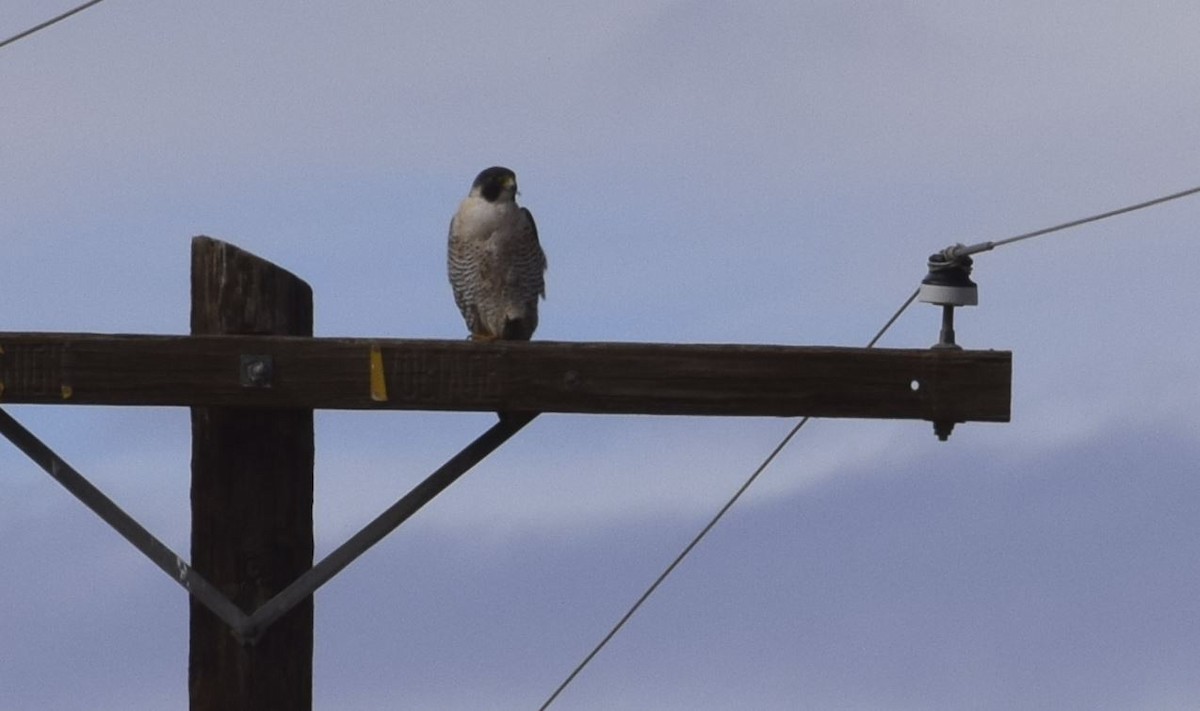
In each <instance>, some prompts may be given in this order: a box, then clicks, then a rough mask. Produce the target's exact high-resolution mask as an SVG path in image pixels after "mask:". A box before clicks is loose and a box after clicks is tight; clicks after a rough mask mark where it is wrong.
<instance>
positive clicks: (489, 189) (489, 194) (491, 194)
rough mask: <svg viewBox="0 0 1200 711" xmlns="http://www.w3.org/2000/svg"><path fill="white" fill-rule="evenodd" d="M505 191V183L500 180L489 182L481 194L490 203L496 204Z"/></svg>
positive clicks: (484, 185) (485, 184)
mask: <svg viewBox="0 0 1200 711" xmlns="http://www.w3.org/2000/svg"><path fill="white" fill-rule="evenodd" d="M503 191H504V183H502V182H501V181H499V180H489V181H487V182H485V183H484V184H483V189H482V190H480V191H479V194H480V195H482V196H483V199H484V200H487V201H488V202H496V200H498V199H499V198H500V193H501V192H503Z"/></svg>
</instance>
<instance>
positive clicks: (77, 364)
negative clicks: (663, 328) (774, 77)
mask: <svg viewBox="0 0 1200 711" xmlns="http://www.w3.org/2000/svg"><path fill="white" fill-rule="evenodd" d="M312 333H313V327H312V291H311V290H310V289H309V287H308V285H307V284H305V283H304V282H303V281H301V280H299V279H297V278H296V277H295V276H293V275H291V274H289V273H288V272H286V271H284V270H283V269H280V268H279V267H276V266H274V265H272V264H270V263H268V262H265V261H263V260H261V259H259V258H257V257H254V256H253V255H250V254H247V253H246V252H243V251H241V250H239V249H237V248H236V247H233V246H232V245H228V244H225V243H222V242H218V241H216V240H212V239H209V238H206V237H197V238H196V239H195V240H193V242H192V320H191V335H189V336H153V335H106V334H79V333H0V401H2V402H4V403H27V404H45V405H48V404H61V405H129V406H158V407H162V406H180V407H190V408H191V409H192V554H191V560H192V564H191V565H190V566H189V565H188V564H187V563H185V562H184V561H183V560H182V559H181V557H180V556H178V555H176V554H174V553H173V552H172V551H170V549H168V548H167V547H166V546H165V545H163V544H162V543H161V542H160V541H158V540H157V539H155V538H154V537H153V536H152V535H151V534H150V533H149V532H148V531H146V530H145V529H144V528H142V527H141V526H140V525H139V524H138V523H137V522H136V521H134V520H133V519H132V518H131V517H130V516H129V515H128V514H126V513H125V512H123V511H121V510H120V508H119V507H118V506H117V505H116V504H115V503H114V502H113V501H111V500H109V499H108V498H107V497H105V496H104V494H103V493H102V492H100V491H99V490H98V489H96V488H95V487H94V486H92V485H91V484H90V483H89V482H88V481H87V480H86V479H85V478H84V477H83V476H82V475H81V474H79V473H78V472H77V471H75V470H74V469H73V468H72V467H71V466H70V465H69V464H67V463H66V462H65V461H63V460H62V459H61V458H60V457H58V455H56V454H55V453H54V452H53V451H52V450H51V449H50V448H49V447H47V446H46V445H45V444H43V443H42V442H41V441H40V440H38V439H37V438H36V437H35V436H34V435H33V434H32V433H31V432H29V431H28V430H25V429H24V428H23V427H21V425H20V424H19V423H17V422H16V421H15V420H13V419H12V418H11V417H9V416H8V414H7V413H5V412H3V411H2V410H0V434H2V435H3V436H4V437H6V438H7V439H9V440H10V441H12V442H13V443H14V444H15V445H16V446H17V447H18V448H20V449H21V450H22V451H23V452H25V453H26V454H27V455H28V456H29V457H30V458H31V459H32V460H33V461H34V462H36V463H37V464H38V465H39V466H41V467H42V469H44V470H45V471H46V473H47V474H49V475H50V476H51V477H53V478H54V479H56V480H57V481H59V483H61V484H62V485H63V486H64V487H66V488H67V490H68V491H70V492H71V493H72V494H74V495H75V496H76V497H77V498H79V500H80V501H81V502H83V503H84V504H85V505H87V506H88V507H89V508H91V509H92V510H93V511H95V512H96V513H97V515H99V516H100V517H101V518H103V519H104V520H105V521H107V522H108V523H109V524H110V525H111V526H113V528H114V529H116V530H117V531H118V532H119V533H121V535H123V536H125V538H126V539H127V540H129V541H130V543H132V544H133V545H134V546H136V547H137V548H138V549H139V550H141V551H142V552H143V553H145V554H146V555H147V556H148V557H149V558H150V559H151V560H152V561H154V562H155V564H156V565H158V566H159V568H161V569H162V570H163V571H164V572H166V573H167V574H168V575H170V576H171V577H172V578H174V579H175V580H176V582H178V583H179V584H180V585H182V586H183V587H184V588H186V589H187V590H188V592H189V594H190V596H191V597H190V600H191V609H190V612H191V642H190V645H191V646H190V657H189V666H188V686H189V691H190V697H191V707H190V708H191V711H274V710H276V709H278V710H280V711H309V710H310V709H311V707H312V652H313V607H312V597H311V596H312V594H313V592H314V591H315V590H316V589H317V588H318V587H320V586H321V585H322V584H324V583H325V582H326V581H328V580H329V579H331V578H332V577H333V576H334V575H336V574H337V572H338V571H340V570H342V569H344V568H345V566H346V565H349V564H350V562H351V561H353V560H354V559H355V558H356V557H357V556H359V555H361V554H362V553H363V552H364V551H366V550H367V549H368V548H370V546H372V545H374V544H375V543H377V542H378V541H379V540H381V539H382V538H383V537H384V536H386V535H388V533H390V532H391V531H392V530H393V529H395V527H396V526H399V525H400V524H401V523H403V521H404V520H406V519H407V518H408V517H409V516H411V515H412V514H413V513H415V512H416V511H417V510H418V509H420V507H421V506H423V505H424V504H425V503H427V502H428V501H429V500H431V499H432V498H433V497H434V496H436V495H437V494H438V492H440V491H441V490H443V489H444V488H445V487H447V486H449V485H450V484H451V483H452V482H453V481H455V480H456V479H457V478H458V477H459V476H461V475H462V474H463V473H465V472H466V471H467V470H468V469H470V468H471V467H472V466H474V465H475V464H476V463H477V462H479V461H480V460H481V459H483V458H484V457H486V456H488V454H489V453H490V452H492V451H494V450H495V448H496V447H498V446H500V445H501V444H503V442H505V441H506V440H507V439H508V438H509V437H511V436H512V435H513V434H515V433H516V432H517V431H518V430H520V429H521V428H522V427H523V426H524V425H525V424H526V423H527V422H528V421H529V420H530V419H532V418H533V417H534V416H536V415H535V413H546V412H576V413H608V414H620V413H627V414H658V415H723V416H777V417H801V416H812V417H866V418H905V419H924V420H930V421H932V422H934V423H935V431H936V432H938V433H939V436H942V435H944V434H946V433H948V432H949V429H950V428H951V427H952V426H953V425H954V423H956V422H973V421H983V422H1007V421H1008V419H1009V415H1010V405H1011V402H1010V401H1011V397H1012V382H1011V381H1012V354H1011V353H1008V352H1005V351H963V350H957V349H944V348H935V349H903V350H896V349H867V348H829V347H803V346H769V345H738V344H725V345H681V344H663V343H546V342H537V343H524V342H497V343H472V342H466V341H432V340H402V339H377V338H313V337H312ZM322 408H329V409H355V410H461V411H492V412H497V411H499V412H506V413H510V415H511V413H526V414H524V415H521V416H515V417H514V416H510V417H507V418H505V419H503V420H501V422H499V423H497V424H496V425H494V426H493V427H492V428H491V429H489V430H488V431H487V432H485V433H483V434H482V435H481V436H480V437H479V438H477V439H476V440H475V441H474V442H472V443H471V444H469V445H467V447H466V448H465V449H463V451H462V452H460V453H459V454H457V455H455V456H454V457H453V458H451V459H450V460H449V461H448V462H447V463H446V464H444V465H443V466H442V467H440V468H439V469H438V470H437V471H435V472H434V473H433V474H431V475H430V476H429V477H428V478H427V479H425V480H424V481H423V482H421V483H420V484H418V485H417V486H416V487H415V488H414V489H413V490H412V491H410V492H409V493H408V494H406V495H405V496H403V497H402V498H401V499H399V500H398V501H397V502H396V503H395V504H393V505H392V506H391V507H389V508H388V509H387V510H386V511H384V512H383V513H382V514H380V515H379V516H378V517H377V518H376V519H374V520H373V521H371V523H369V524H368V525H367V526H366V527H364V528H363V529H362V530H361V531H359V532H358V533H357V534H355V535H354V536H352V537H351V538H350V540H348V541H347V542H346V543H344V544H343V545H342V546H340V547H339V548H338V549H336V550H335V551H333V552H332V553H330V554H329V555H328V556H327V557H326V558H325V559H324V560H322V561H320V562H319V563H317V565H316V566H313V564H312V563H313V526H312V504H313V410H314V409H322Z"/></svg>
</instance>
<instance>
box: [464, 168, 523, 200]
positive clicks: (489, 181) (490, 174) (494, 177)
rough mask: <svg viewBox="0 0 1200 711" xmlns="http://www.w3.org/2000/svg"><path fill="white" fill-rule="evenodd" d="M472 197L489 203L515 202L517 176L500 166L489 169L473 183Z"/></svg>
mask: <svg viewBox="0 0 1200 711" xmlns="http://www.w3.org/2000/svg"><path fill="white" fill-rule="evenodd" d="M471 196H472V197H481V198H483V199H484V200H487V201H488V202H513V201H514V200H515V199H516V196H517V174H516V173H514V172H512V171H511V170H509V169H508V168H502V167H500V166H498V165H497V166H493V167H491V168H488V169H486V170H484V171H483V172H482V173H480V174H479V175H478V176H476V178H475V182H474V183H471Z"/></svg>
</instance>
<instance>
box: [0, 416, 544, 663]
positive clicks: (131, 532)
mask: <svg viewBox="0 0 1200 711" xmlns="http://www.w3.org/2000/svg"><path fill="white" fill-rule="evenodd" d="M535 417H537V414H536V413H522V414H511V413H505V414H502V415H501V417H500V421H499V422H497V423H496V424H495V425H492V427H491V428H490V429H488V430H487V431H486V432H484V433H483V434H482V435H480V436H479V437H478V438H477V439H476V440H475V441H473V442H471V443H470V444H468V445H467V446H466V447H465V448H463V450H462V451H460V452H459V453H458V454H456V455H454V456H453V457H452V458H451V459H450V460H449V461H447V462H446V463H445V464H443V465H442V466H441V467H439V468H438V469H437V470H436V471H435V472H433V473H432V474H430V475H429V476H428V477H427V478H426V479H425V480H424V481H422V482H421V483H420V484H417V485H416V486H415V487H413V489H412V490H411V491H409V492H408V493H407V494H405V495H404V496H403V497H401V498H400V500H399V501H397V502H396V503H394V504H392V506H390V507H389V508H388V509H387V510H386V511H384V512H383V513H382V514H380V515H379V516H377V517H376V518H375V519H374V520H373V521H371V522H370V523H368V524H367V525H366V526H365V527H363V529H362V530H361V531H359V532H358V533H356V534H354V535H353V536H351V537H350V539H349V540H347V541H346V542H345V543H343V544H342V545H341V546H339V547H338V548H337V549H336V550H334V551H333V552H332V553H330V554H329V555H327V556H325V558H324V559H322V560H321V561H320V562H319V563H317V564H316V565H315V566H313V567H312V568H309V569H308V571H307V572H305V573H304V574H303V575H301V576H300V577H298V578H296V579H295V580H294V581H292V583H291V584H290V585H288V586H287V587H286V588H284V589H283V590H281V591H280V592H279V593H277V594H276V595H275V597H273V598H271V599H270V600H268V601H267V602H265V603H264V604H263V605H262V606H261V607H259V608H258V610H256V611H255V612H254V613H253V614H252V615H247V614H246V613H244V612H242V610H241V609H239V608H238V606H237V605H234V604H233V603H232V602H230V601H229V598H227V597H225V595H223V594H222V593H221V591H219V590H217V589H216V588H215V587H213V585H212V584H211V583H209V582H208V581H207V580H205V579H204V578H203V577H202V576H201V575H200V574H199V573H197V572H196V571H195V570H194V569H193V568H192V567H191V566H190V565H188V564H187V563H185V562H184V560H183V558H181V557H179V556H178V555H177V554H175V553H174V552H173V551H172V550H171V549H170V548H168V547H167V546H166V544H164V543H163V542H162V541H160V540H158V539H157V538H155V537H154V535H153V534H151V533H150V532H149V531H147V530H146V529H145V528H143V527H142V526H141V524H139V523H138V522H137V521H135V520H134V519H133V517H131V516H130V515H129V514H127V513H125V512H124V511H123V510H122V509H121V508H120V507H119V506H117V505H116V504H115V503H113V501H112V499H109V498H108V497H107V496H105V495H104V493H103V492H101V491H100V490H99V489H97V488H96V487H95V486H93V485H92V484H91V482H89V481H88V480H87V479H85V478H84V477H83V475H82V474H80V473H79V472H77V471H76V470H75V469H74V468H72V467H71V465H69V464H67V463H66V462H65V461H64V460H63V459H62V458H61V457H59V456H58V455H57V454H55V453H54V451H53V450H51V449H50V448H49V447H48V446H46V445H45V444H44V443H43V442H42V441H41V440H39V439H38V438H37V437H36V436H34V435H33V433H31V432H30V431H29V430H27V429H25V428H24V427H23V426H22V425H21V424H20V423H19V422H17V421H16V420H14V419H13V418H12V416H11V415H9V414H8V413H7V412H5V411H4V410H3V409H0V434H2V435H4V436H5V437H6V438H7V439H8V440H9V441H10V442H12V443H13V444H14V445H16V447H17V449H20V450H21V451H22V452H24V453H25V455H26V456H28V457H29V458H30V459H32V460H33V461H34V462H35V463H36V464H37V465H38V466H40V467H41V468H42V469H44V470H45V471H46V473H47V474H49V475H50V476H51V477H53V478H54V480H55V481H57V482H58V483H59V484H62V485H63V487H64V488H66V489H67V491H69V492H71V494H73V495H74V496H75V498H77V499H79V500H80V501H82V502H83V504H84V505H85V506H87V507H88V508H90V509H91V510H92V511H94V512H95V513H96V515H97V516H99V517H100V518H101V519H103V520H104V521H105V523H107V524H108V525H110V526H112V527H113V528H114V529H116V531H117V532H118V533H120V534H121V535H122V536H123V537H124V538H125V540H127V541H129V542H130V543H132V544H133V546H134V547H135V548H137V549H138V550H139V551H141V552H142V553H143V554H145V555H146V557H147V558H149V559H150V560H151V561H153V562H154V564H155V565H157V566H158V567H159V568H160V569H161V570H162V571H163V572H164V573H166V574H167V575H168V576H170V577H171V579H173V580H175V581H176V582H177V583H179V584H180V585H182V586H183V588H184V589H185V590H187V591H188V593H189V594H191V595H194V596H195V597H196V599H197V600H199V601H200V602H201V603H202V604H203V605H204V606H205V607H207V608H208V609H209V610H211V611H212V612H213V614H215V615H216V616H217V617H219V618H220V619H221V620H222V621H223V622H225V624H227V625H229V627H230V629H231V630H232V631H233V634H234V636H236V637H237V638H238V639H239V640H241V641H242V643H243V644H254V643H255V642H257V641H258V640H259V639H260V638H261V637H262V635H263V634H264V633H265V632H266V631H267V629H268V628H269V627H270V626H271V624H272V623H274V622H275V621H276V620H278V619H279V618H280V617H282V616H284V615H285V614H287V612H288V611H289V610H291V609H292V608H293V607H295V606H296V605H297V604H299V603H300V602H302V601H304V600H305V599H306V598H308V596H309V595H312V594H313V593H314V592H316V590H317V588H319V587H321V586H322V585H324V584H325V583H327V582H329V580H330V579H332V578H333V577H334V576H335V575H337V574H338V573H339V572H341V571H342V570H343V569H344V568H345V567H346V566H348V565H350V564H351V563H352V562H354V561H355V560H356V559H357V558H358V557H359V556H360V555H362V554H363V553H365V552H367V551H368V550H369V549H370V548H371V547H372V546H374V545H375V544H376V543H378V542H379V541H381V540H383V539H384V538H385V537H386V536H387V535H388V534H389V533H391V532H392V531H394V530H396V528H397V527H398V526H399V525H400V524H402V523H404V522H405V521H407V520H408V519H409V518H410V517H411V516H412V515H413V514H415V513H416V512H417V511H419V510H420V509H421V507H423V506H424V505H425V504H427V503H429V502H430V501H432V500H433V498H434V497H436V496H437V495H438V494H440V493H442V492H443V491H445V489H446V488H447V487H448V486H450V485H451V484H453V483H454V482H455V481H456V480H457V479H458V478H459V477H461V476H462V475H463V474H465V473H467V472H468V471H470V469H471V468H472V467H474V466H475V465H476V464H478V463H479V462H480V461H482V460H483V459H484V458H485V457H487V456H488V455H489V454H491V453H492V452H494V451H495V450H496V449H497V448H498V447H500V445H502V444H504V443H505V442H507V441H508V440H509V438H511V437H512V436H513V435H514V434H516V433H517V432H519V431H520V430H521V428H523V427H524V426H525V425H527V424H529V423H530V422H531V421H532V420H533V418H535Z"/></svg>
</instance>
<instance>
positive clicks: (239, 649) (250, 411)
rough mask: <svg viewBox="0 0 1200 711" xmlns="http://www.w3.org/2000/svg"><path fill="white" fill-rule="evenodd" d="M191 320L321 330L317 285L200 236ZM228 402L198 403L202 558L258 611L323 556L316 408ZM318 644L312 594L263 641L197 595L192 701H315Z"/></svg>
mask: <svg viewBox="0 0 1200 711" xmlns="http://www.w3.org/2000/svg"><path fill="white" fill-rule="evenodd" d="M191 325H192V332H193V333H196V334H225V333H256V334H290V335H293V336H306V335H311V334H312V292H311V290H310V289H309V287H308V285H307V284H305V283H304V282H303V281H301V280H299V279H297V278H296V277H294V276H292V275H291V274H289V273H287V272H286V271H284V270H282V269H280V268H279V267H276V266H274V265H273V264H270V263H268V262H265V261H263V260H261V259H258V258H257V257H254V256H253V255H250V254H248V253H246V252H243V251H241V250H239V249H237V248H236V247H233V246H231V245H228V244H225V243H222V242H218V241H216V240H211V239H208V238H203V237H199V238H196V240H194V241H193V244H192V316H191ZM68 350H69V349H68ZM128 355H129V354H127V356H128ZM133 360H135V361H136V360H138V358H136V357H134V358H133ZM161 363H162V365H163V366H165V370H172V369H175V368H177V367H179V365H180V364H179V363H178V362H177V361H176V360H174V359H171V358H169V357H168V358H167V359H166V360H165V361H161ZM93 367H95V368H96V370H94V371H93V370H91V369H88V370H87V372H88V373H93V372H95V373H104V372H112V371H113V370H117V369H116V368H115V366H114V365H113V364H112V363H111V362H107V363H97V364H95V365H94V366H93ZM136 372H137V369H136V368H135V369H134V371H133V373H130V374H131V375H133V374H135V373H136ZM143 375H145V373H144V372H143ZM136 379H137V380H142V379H141V378H136ZM85 380H86V378H85ZM149 380H150V381H151V382H153V383H158V385H148V384H146V383H145V382H143V385H141V386H138V387H137V388H136V389H137V390H139V391H143V388H149V389H150V390H155V389H156V388H157V387H159V386H161V384H162V382H163V381H169V380H171V377H170V376H169V374H168V373H166V372H162V373H157V374H156V375H155V376H154V377H151V378H149ZM86 389H87V388H86V387H85V390H86ZM221 405H222V403H219V402H218V403H205V404H204V406H197V407H193V408H192V566H193V567H194V568H195V569H196V570H197V571H198V572H199V573H200V574H201V575H203V576H204V577H205V578H206V579H207V580H208V581H209V582H211V583H212V584H213V585H215V586H216V587H217V588H218V589H220V590H221V591H222V592H223V593H224V594H225V595H226V596H228V597H229V599H230V600H232V601H233V603H234V604H236V605H237V606H238V607H240V608H241V609H242V610H243V611H244V612H247V613H251V612H253V611H254V610H256V609H257V608H258V607H259V606H260V605H262V604H263V603H265V602H267V601H268V600H270V599H271V598H272V597H273V596H274V595H275V594H276V593H278V592H279V591H280V590H282V589H283V588H285V587H286V586H287V585H288V584H289V583H291V582H292V581H293V580H294V579H295V578H296V577H298V576H299V575H300V574H302V573H304V572H305V571H306V570H308V569H309V568H310V567H311V566H312V557H313V523H312V503H313V413H312V410H311V409H305V408H293V407H278V406H275V405H269V406H263V404H261V403H255V404H254V405H252V406H250V407H238V408H231V407H223V406H221ZM312 650H313V605H312V598H308V599H307V600H305V601H304V602H301V603H300V604H298V605H297V606H296V607H295V608H294V609H292V610H291V611H290V612H289V613H288V614H287V615H285V616H284V617H282V618H281V619H280V620H279V621H278V622H277V623H275V625H274V626H273V627H271V629H269V630H268V631H267V633H266V635H265V636H264V637H263V638H262V639H261V640H260V641H259V642H258V643H257V644H255V645H254V646H242V645H241V644H240V643H239V642H238V641H237V640H236V639H235V637H234V636H233V635H232V634H231V631H230V630H229V628H228V627H226V625H225V624H224V623H223V622H221V621H220V620H219V619H217V617H216V616H214V615H213V614H212V613H211V612H209V611H208V609H207V608H205V607H204V606H202V605H201V604H199V603H198V602H197V601H196V600H194V599H193V600H192V601H191V641H190V655H189V665H188V686H189V695H190V701H191V706H190V708H191V711H252V710H255V711H257V710H261V709H279V710H285V709H286V710H288V711H292V710H298V711H307V710H308V709H310V708H311V707H312Z"/></svg>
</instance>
